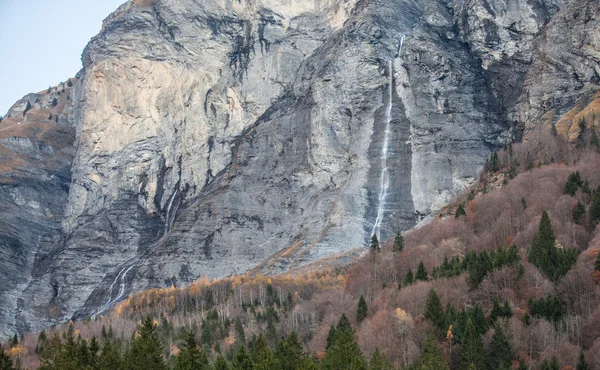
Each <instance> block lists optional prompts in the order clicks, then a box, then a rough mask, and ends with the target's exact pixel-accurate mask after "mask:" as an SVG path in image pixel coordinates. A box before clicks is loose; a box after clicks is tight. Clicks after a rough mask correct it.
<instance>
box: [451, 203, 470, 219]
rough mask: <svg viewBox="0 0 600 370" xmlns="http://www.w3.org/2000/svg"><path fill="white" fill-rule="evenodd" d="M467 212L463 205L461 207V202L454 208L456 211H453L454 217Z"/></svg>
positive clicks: (464, 214)
mask: <svg viewBox="0 0 600 370" xmlns="http://www.w3.org/2000/svg"><path fill="white" fill-rule="evenodd" d="M466 215H467V212H465V207H463V205H462V203H460V204H459V205H458V208H456V212H455V213H454V218H459V217H460V216H466Z"/></svg>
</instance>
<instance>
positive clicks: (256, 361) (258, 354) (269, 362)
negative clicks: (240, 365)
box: [251, 333, 279, 370]
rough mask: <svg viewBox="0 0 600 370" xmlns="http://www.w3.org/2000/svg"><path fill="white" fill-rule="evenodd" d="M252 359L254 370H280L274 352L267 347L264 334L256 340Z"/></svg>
mask: <svg viewBox="0 0 600 370" xmlns="http://www.w3.org/2000/svg"><path fill="white" fill-rule="evenodd" d="M251 359H252V368H253V369H254V370H279V365H278V363H277V359H276V358H275V356H273V352H271V350H270V349H269V346H268V345H267V339H266V338H265V337H264V336H263V335H262V333H261V334H260V335H259V336H258V338H257V339H256V343H255V344H254V351H252V355H251Z"/></svg>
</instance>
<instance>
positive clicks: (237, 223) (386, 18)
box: [0, 0, 599, 335]
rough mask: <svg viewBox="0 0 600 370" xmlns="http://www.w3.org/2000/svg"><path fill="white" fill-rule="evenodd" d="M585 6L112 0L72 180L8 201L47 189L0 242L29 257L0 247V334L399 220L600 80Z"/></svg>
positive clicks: (76, 98) (417, 0)
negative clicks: (44, 208) (25, 223)
mask: <svg viewBox="0 0 600 370" xmlns="http://www.w3.org/2000/svg"><path fill="white" fill-rule="evenodd" d="M574 12H579V14H580V15H579V16H578V18H576V20H575V21H574V22H572V24H573V26H571V25H570V23H569V22H570V19H571V18H572V17H574ZM597 15H598V5H596V4H595V3H594V1H591V0H590V1H583V0H573V1H571V2H567V3H566V4H565V1H561V0H554V1H551V0H547V1H538V2H531V1H527V0H516V1H515V0H511V1H507V0H456V1H443V0H437V1H434V0H379V1H375V0H371V1H368V0H306V1H305V0H303V1H299V0H298V1H296V0H262V1H261V0H255V1H249V0H220V1H214V0H210V1H209V0H200V1H198V0H196V1H192V0H183V1H173V0H154V1H150V0H146V1H141V0H137V1H130V2H127V3H125V4H123V5H122V6H121V7H120V8H119V9H118V10H117V11H115V12H114V13H113V14H112V15H111V16H109V17H108V18H107V19H106V21H105V23H104V26H103V30H102V31H101V33H100V34H99V35H98V36H96V37H95V38H93V39H92V40H91V42H90V43H89V44H88V46H87V47H86V49H85V50H84V53H83V56H82V61H83V66H84V69H83V70H82V72H81V75H80V76H79V77H80V78H79V79H78V80H73V81H74V83H75V85H74V86H73V93H72V98H71V99H70V100H69V101H68V102H65V105H66V107H67V108H68V109H67V112H68V113H69V114H70V115H68V118H69V119H66V118H65V125H66V127H70V128H71V130H72V131H71V137H70V141H68V140H67V142H68V145H66V149H65V150H67V149H69V150H70V152H69V153H70V156H66V157H64V158H66V159H64V161H62V162H60V163H62V164H63V166H66V168H68V169H69V170H70V172H68V176H64V177H63V178H64V179H66V181H63V182H64V183H65V185H64V186H62V187H59V188H60V190H59V189H56V190H52V189H43V188H39V189H31V191H29V192H28V193H27V192H26V193H23V194H22V195H20V197H21V198H23V199H24V202H31V201H33V200H35V199H36V197H38V198H39V197H41V198H45V197H46V196H48V197H57V198H56V199H58V200H57V201H56V202H53V204H54V205H53V207H54V208H53V209H52V212H53V213H52V214H53V215H55V214H57V215H58V216H56V217H54V218H52V222H51V223H48V224H46V225H45V226H44V227H39V228H31V229H28V230H30V231H28V232H29V233H30V234H31V237H30V238H28V239H27V240H25V239H23V240H19V241H18V243H20V244H14V243H13V244H11V245H12V246H4V245H2V244H0V248H4V249H3V251H5V250H6V251H7V250H9V249H10V248H12V249H10V250H15V251H19V253H22V255H23V258H22V261H28V262H27V263H22V264H21V265H22V266H23V267H22V268H21V267H19V268H15V265H13V264H12V263H11V261H10V260H7V261H3V262H2V263H5V264H6V265H7V268H8V269H9V270H7V271H10V273H9V274H10V278H11V279H12V280H13V281H14V282H15V284H13V285H11V286H10V287H8V288H6V290H4V291H0V294H3V295H4V296H3V297H9V298H10V302H14V303H6V304H3V305H0V306H1V307H0V334H5V335H8V334H10V333H12V332H14V331H15V330H20V331H27V330H35V329H39V328H41V327H43V326H46V325H49V324H52V323H55V322H61V321H64V320H67V319H70V318H82V317H86V316H90V315H91V316H93V315H97V314H99V313H102V312H104V311H105V310H107V309H109V308H110V307H112V305H113V304H114V303H115V302H117V301H119V300H120V299H123V298H124V297H126V296H127V295H128V294H130V293H132V292H135V291H139V290H142V289H145V288H149V287H157V286H165V285H168V286H170V285H171V284H175V285H183V284H186V283H188V282H190V281H192V280H194V279H197V278H199V277H200V276H202V275H206V276H209V277H221V276H226V275H230V274H232V273H236V274H239V273H243V272H246V271H249V270H253V271H260V272H263V273H277V272H281V271H285V270H287V269H290V268H293V267H294V266H297V265H299V264H302V263H305V262H309V261H313V260H315V259H319V258H322V257H326V256H329V255H332V254H336V253H340V252H345V251H348V250H352V249H357V248H361V247H362V246H363V245H365V243H367V242H368V240H369V239H370V237H371V235H372V234H373V233H375V234H377V235H378V236H379V237H380V238H382V239H385V238H389V237H390V236H392V235H393V234H395V233H396V232H397V231H401V230H406V229H409V228H410V227H412V226H413V225H414V224H415V223H416V222H418V221H419V220H421V219H422V218H423V217H425V216H427V215H429V214H431V213H433V212H435V211H436V210H438V209H440V208H441V207H443V206H444V205H445V204H446V203H447V202H448V201H449V200H450V199H451V198H452V197H453V196H455V195H456V194H457V193H459V192H460V191H461V190H462V189H464V188H465V187H466V186H468V185H469V184H471V183H472V182H473V181H474V179H475V178H476V177H477V175H478V173H479V171H480V169H481V167H482V165H483V163H484V162H485V160H486V158H487V157H488V156H489V153H490V151H491V150H494V149H495V148H498V147H499V146H500V145H502V144H503V143H504V142H508V141H510V140H514V139H518V138H520V136H521V134H522V132H523V130H524V129H526V128H529V127H532V126H533V125H535V124H537V123H538V122H540V120H542V118H543V117H544V115H545V114H546V113H547V112H550V111H551V110H552V109H554V108H557V109H566V108H568V106H569V105H571V106H572V105H574V104H576V101H577V99H578V98H579V97H582V96H584V95H587V94H589V93H591V92H593V91H595V90H596V89H597V84H596V82H597V79H596V78H597V74H596V71H597V70H598V64H597V62H598V59H597V58H598V48H597V40H598V39H599V38H598V37H597V36H598V25H597V21H596V19H597V17H596V16H597ZM563 28H564V29H565V30H564V32H565V34H564V35H562V36H561V37H560V40H563V41H561V42H565V43H568V44H569V48H570V49H568V50H571V51H569V52H570V53H572V54H574V53H576V50H578V49H577V47H578V45H583V46H584V47H583V50H584V52H583V53H582V52H579V53H578V54H577V58H574V59H573V63H572V64H569V57H568V56H566V55H564V54H561V53H562V52H561V51H560V50H562V49H561V45H560V44H559V43H552V42H551V40H552V38H554V37H558V36H557V35H558V34H559V33H560V32H562V31H561V30H563ZM586 40H587V41H586ZM546 56H547V57H546ZM549 60H550V61H551V60H559V61H560V63H559V64H557V63H553V64H548V63H549ZM572 70H575V71H578V72H577V73H578V74H577V76H578V78H577V79H576V82H574V81H575V80H573V78H574V77H573V74H572V73H571V71H572ZM554 75H560V76H563V77H564V78H563V79H562V80H561V81H564V84H562V83H561V86H563V85H564V86H565V89H566V90H564V89H563V90H561V88H559V86H558V85H553V83H552V82H551V76H554ZM536 81H537V82H538V83H537V84H536V83H534V82H536ZM553 89H555V90H556V89H558V91H562V92H565V91H566V93H564V94H563V93H557V92H555V91H554V90H553ZM566 96H568V98H566ZM11 124H15V123H11ZM4 125H5V122H2V123H0V131H1V130H2V129H3V126H4ZM73 130H75V131H76V132H75V134H74V133H73ZM65 135H68V133H66V134H65ZM13 145H16V144H13ZM15 148H16V147H15ZM10 150H17V149H14V148H12V147H11V149H10ZM19 150H22V148H21V149H19ZM50 163H53V162H52V161H47V162H44V163H39V164H37V166H38V167H39V168H41V169H42V170H44V171H46V170H47V168H51V165H50ZM44 166H46V167H44ZM52 168H53V167H52ZM61 168H62V167H61ZM61 173H62V172H61ZM15 181H16V183H17V185H16V186H17V187H18V186H21V187H23V186H25V185H23V184H24V183H25V181H26V180H25V179H17V180H15ZM11 186H12V185H11ZM0 190H1V189H0ZM7 194H8V192H6V193H0V198H1V199H0V201H2V202H7V204H8V203H10V202H12V203H11V204H14V203H15V202H16V201H15V200H14V199H15V198H14V197H13V196H12V195H7ZM40 194H43V195H40ZM46 194H47V195H46ZM11 197H13V198H11ZM2 217H4V218H2V219H0V221H2V222H5V223H6V219H9V218H7V217H6V216H2ZM31 217H33V218H34V219H40V217H41V216H39V215H32V216H31ZM36 217H37V218H36ZM44 217H45V216H44ZM15 228H16V226H15V222H13V223H12V224H11V223H8V224H7V226H6V227H5V229H6V230H8V231H7V234H6V235H12V234H14V233H15ZM0 232H1V233H4V231H3V230H0ZM10 233H12V234H10ZM3 235H5V234H3ZM7 240H8V239H7ZM7 253H8V252H7ZM21 265H19V266H21ZM3 301H6V300H4V299H3Z"/></svg>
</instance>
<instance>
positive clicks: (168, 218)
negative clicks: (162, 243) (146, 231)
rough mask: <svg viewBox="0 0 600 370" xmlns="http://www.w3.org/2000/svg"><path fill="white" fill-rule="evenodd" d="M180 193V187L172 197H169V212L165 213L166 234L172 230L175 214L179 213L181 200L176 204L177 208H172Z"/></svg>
mask: <svg viewBox="0 0 600 370" xmlns="http://www.w3.org/2000/svg"><path fill="white" fill-rule="evenodd" d="M178 193H179V189H177V190H175V192H173V195H171V198H170V199H169V203H168V205H167V212H166V215H165V234H167V233H168V232H170V231H171V229H172V228H173V223H174V222H175V216H176V215H177V208H179V202H178V203H177V204H175V210H172V208H173V202H174V201H175V198H176V197H177V195H178Z"/></svg>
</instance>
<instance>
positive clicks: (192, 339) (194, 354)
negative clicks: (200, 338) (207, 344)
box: [174, 331, 209, 370]
mask: <svg viewBox="0 0 600 370" xmlns="http://www.w3.org/2000/svg"><path fill="white" fill-rule="evenodd" d="M208 368H209V366H208V356H207V355H206V353H205V352H204V351H200V350H199V349H198V346H197V344H196V335H195V334H194V332H192V331H190V332H189V333H187V335H186V337H185V347H183V348H182V349H181V351H179V354H178V355H177V358H176V359H175V368H174V369H175V370H207V369H208Z"/></svg>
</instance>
